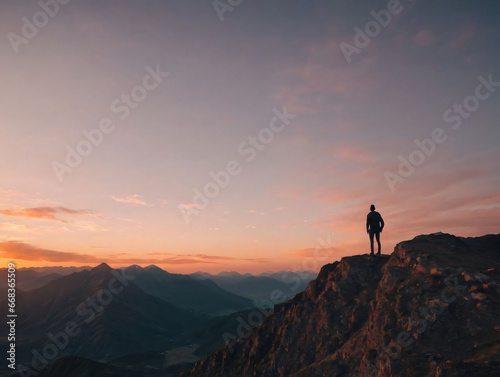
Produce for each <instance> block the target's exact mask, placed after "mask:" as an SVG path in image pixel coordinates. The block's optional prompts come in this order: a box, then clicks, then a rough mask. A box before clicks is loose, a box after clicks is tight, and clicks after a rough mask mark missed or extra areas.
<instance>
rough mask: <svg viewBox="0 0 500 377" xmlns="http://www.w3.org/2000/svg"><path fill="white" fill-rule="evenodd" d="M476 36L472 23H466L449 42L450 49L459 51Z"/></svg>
mask: <svg viewBox="0 0 500 377" xmlns="http://www.w3.org/2000/svg"><path fill="white" fill-rule="evenodd" d="M475 35H476V25H475V24H473V23H470V22H469V23H466V24H464V25H462V26H461V27H460V29H459V31H458V33H457V35H456V36H455V38H453V39H452V42H451V48H453V49H461V48H462V47H465V46H466V45H468V44H469V43H470V42H471V41H472V40H473V39H474V36H475Z"/></svg>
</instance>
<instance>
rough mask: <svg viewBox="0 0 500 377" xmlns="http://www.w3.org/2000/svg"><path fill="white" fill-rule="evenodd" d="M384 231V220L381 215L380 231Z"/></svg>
mask: <svg viewBox="0 0 500 377" xmlns="http://www.w3.org/2000/svg"><path fill="white" fill-rule="evenodd" d="M382 229H384V219H383V218H382V215H380V231H382Z"/></svg>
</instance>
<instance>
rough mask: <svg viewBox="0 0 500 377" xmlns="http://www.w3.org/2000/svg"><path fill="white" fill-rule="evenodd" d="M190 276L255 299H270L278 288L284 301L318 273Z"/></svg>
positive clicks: (226, 273) (289, 272) (286, 272)
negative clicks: (212, 282) (210, 281)
mask: <svg viewBox="0 0 500 377" xmlns="http://www.w3.org/2000/svg"><path fill="white" fill-rule="evenodd" d="M190 276H193V277H195V278H197V279H210V280H212V281H214V282H215V283H216V284H217V285H218V286H219V287H221V288H223V289H225V290H226V291H228V292H231V293H234V294H235V295H238V296H243V297H246V298H249V299H251V300H253V301H264V300H269V298H270V297H271V296H272V295H273V294H272V292H273V291H275V290H278V291H280V292H281V294H280V297H282V299H281V300H280V301H279V302H283V301H287V300H289V299H291V298H293V297H294V296H295V295H296V294H297V293H299V292H302V291H303V290H304V289H306V287H307V284H308V283H309V282H310V281H311V280H313V279H314V278H315V277H316V274H315V273H313V272H311V271H297V272H292V271H282V272H280V273H265V274H260V275H257V276H254V275H251V274H248V273H247V274H244V275H242V274H238V273H237V272H222V273H219V274H217V275H210V274H207V273H200V272H197V273H195V274H192V275H190Z"/></svg>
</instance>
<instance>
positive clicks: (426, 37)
mask: <svg viewBox="0 0 500 377" xmlns="http://www.w3.org/2000/svg"><path fill="white" fill-rule="evenodd" d="M434 40H435V37H434V33H433V32H432V31H431V30H429V29H424V30H421V31H419V32H418V33H417V35H416V36H415V44H416V45H417V46H418V47H427V46H429V45H431V44H432V43H433V42H434Z"/></svg>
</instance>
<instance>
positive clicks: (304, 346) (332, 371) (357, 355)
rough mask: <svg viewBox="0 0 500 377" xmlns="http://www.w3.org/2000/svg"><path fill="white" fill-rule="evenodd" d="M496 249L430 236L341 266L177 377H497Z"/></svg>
mask: <svg viewBox="0 0 500 377" xmlns="http://www.w3.org/2000/svg"><path fill="white" fill-rule="evenodd" d="M498 250H500V234H499V235H487V236H483V237H475V238H463V237H456V236H453V235H451V234H444V233H437V234H429V235H422V236H417V237H415V238H414V239H412V240H410V241H404V242H401V243H399V244H398V245H397V246H396V247H395V249H394V252H393V253H392V254H391V255H383V256H381V257H376V256H369V255H355V256H351V257H345V258H342V260H341V261H340V262H335V263H332V264H328V265H326V266H324V267H323V268H322V269H321V271H320V273H319V274H318V277H317V279H316V280H313V281H311V282H310V284H309V286H308V287H307V289H306V290H305V291H304V292H302V293H300V294H297V295H296V296H295V298H294V299H292V300H290V301H287V302H285V303H283V304H277V305H275V306H274V308H273V309H272V311H271V312H270V315H268V316H267V317H265V318H264V319H263V321H262V322H261V324H260V325H259V326H257V327H255V328H253V329H249V330H248V331H247V332H245V333H244V334H237V335H240V337H239V338H237V337H226V339H228V341H227V343H226V346H225V347H224V348H222V349H219V350H217V351H215V352H214V353H212V354H211V355H210V356H209V357H207V358H206V359H204V360H201V361H199V362H197V363H196V364H195V366H194V367H193V368H192V369H191V370H189V371H186V372H184V373H183V374H182V375H181V376H182V377H191V376H192V377H194V376H202V375H205V376H213V377H222V376H241V377H249V376H255V375H258V376H271V375H272V376H278V377H285V376H294V377H310V376H323V375H328V376H332V377H340V376H347V375H379V376H396V375H397V376H401V375H405V376H417V375H419V376H424V375H425V376H444V375H446V376H452V375H453V376H468V375H478V374H477V372H478V370H480V371H481V374H480V375H482V376H483V375H484V376H487V375H497V374H498V371H499V369H500V367H499V366H498V356H496V355H498V348H497V345H498V344H499V343H500V334H499V333H498V331H496V330H495V329H498V328H500V317H498V315H496V312H495V310H492V308H493V307H496V306H497V305H499V304H500V289H499V288H500V260H499V255H498ZM251 318H252V317H251V316H249V318H248V321H250V320H253V319H251ZM243 320H246V318H243Z"/></svg>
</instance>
